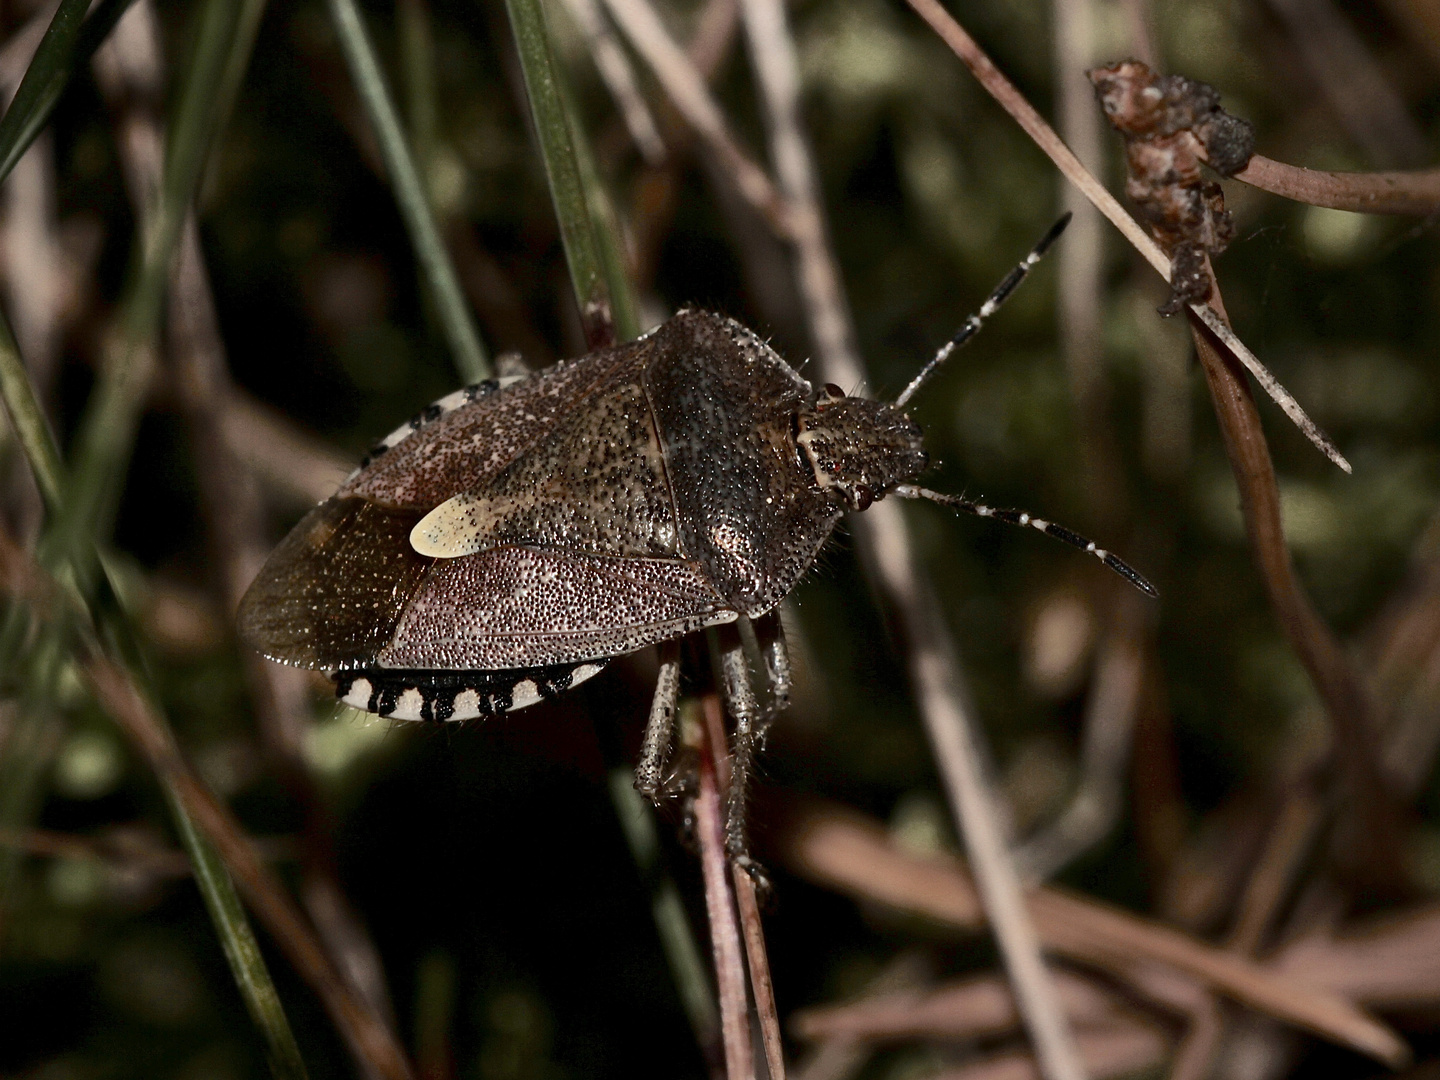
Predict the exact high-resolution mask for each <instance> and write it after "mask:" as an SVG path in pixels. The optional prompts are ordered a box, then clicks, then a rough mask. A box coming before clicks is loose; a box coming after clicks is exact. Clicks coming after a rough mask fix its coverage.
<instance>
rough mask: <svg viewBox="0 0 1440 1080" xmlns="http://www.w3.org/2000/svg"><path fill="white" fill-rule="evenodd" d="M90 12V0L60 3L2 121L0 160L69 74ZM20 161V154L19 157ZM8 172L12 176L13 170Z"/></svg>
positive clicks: (61, 1) (15, 143)
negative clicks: (60, 79)
mask: <svg viewBox="0 0 1440 1080" xmlns="http://www.w3.org/2000/svg"><path fill="white" fill-rule="evenodd" d="M89 9H90V0H60V6H59V7H57V8H56V9H55V16H54V18H52V19H51V20H50V27H49V29H47V30H46V31H45V36H44V37H43V38H41V39H40V45H39V47H38V48H36V50H35V57H34V59H32V60H31V61H30V66H29V67H28V68H26V70H25V75H24V77H23V78H21V80H20V85H19V87H17V88H16V90H15V97H14V99H13V100H12V101H11V102H10V107H9V108H8V109H6V110H5V118H4V119H3V120H0V161H4V160H5V156H6V155H5V153H4V151H5V150H7V149H10V148H13V147H15V146H17V145H19V143H20V139H21V136H22V133H23V131H24V127H25V125H26V121H27V120H28V119H29V118H30V117H31V116H32V115H34V114H35V111H36V109H35V106H36V105H37V104H38V103H39V101H40V100H41V98H42V97H43V96H44V94H45V91H46V90H47V89H48V87H49V86H50V84H51V81H52V80H53V79H54V77H55V76H56V75H57V74H59V73H62V72H64V73H65V74H67V75H68V73H69V71H70V65H71V62H72V60H73V58H74V55H75V43H76V40H77V39H78V38H79V36H80V27H81V25H82V24H83V23H84V21H85V12H86V11H88V10H89ZM27 145H28V143H27ZM23 152H24V151H23V150H22V151H20V153H23ZM18 159H19V154H16V160H18ZM12 164H13V162H12ZM4 171H5V173H8V172H9V171H10V170H9V169H5V170H4Z"/></svg>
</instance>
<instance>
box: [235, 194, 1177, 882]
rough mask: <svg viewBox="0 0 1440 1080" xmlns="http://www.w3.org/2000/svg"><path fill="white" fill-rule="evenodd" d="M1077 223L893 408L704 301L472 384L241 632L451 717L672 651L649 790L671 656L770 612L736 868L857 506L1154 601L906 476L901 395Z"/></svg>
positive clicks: (482, 712) (751, 700)
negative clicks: (811, 600)
mask: <svg viewBox="0 0 1440 1080" xmlns="http://www.w3.org/2000/svg"><path fill="white" fill-rule="evenodd" d="M1063 226H1064V222H1063V221H1062V222H1061V223H1059V224H1058V225H1057V226H1056V228H1054V229H1052V230H1051V233H1050V234H1049V235H1047V236H1046V238H1045V239H1044V240H1042V241H1041V243H1040V244H1039V245H1037V247H1036V249H1035V250H1034V251H1033V252H1031V254H1030V255H1029V256H1028V257H1027V258H1026V260H1025V261H1024V262H1022V263H1021V264H1020V265H1019V266H1017V267H1016V268H1015V270H1013V271H1012V272H1011V274H1010V275H1009V276H1008V277H1007V278H1006V279H1005V281H1004V282H1002V283H1001V285H1000V286H999V287H998V288H997V289H996V291H995V293H994V294H992V296H991V297H990V299H989V300H987V301H986V303H985V305H984V306H983V307H982V308H981V309H980V311H979V312H978V313H977V314H976V315H974V316H972V317H971V319H970V320H969V321H968V322H967V323H966V325H965V327H964V328H963V329H962V330H961V331H960V333H959V334H957V335H956V337H955V338H954V339H952V340H951V341H950V342H949V343H947V345H946V346H945V348H943V349H941V351H940V353H939V354H938V355H937V356H936V357H935V359H934V360H932V361H931V363H930V364H928V365H927V366H926V367H925V369H924V370H923V371H922V372H921V373H920V375H918V376H917V377H916V378H915V380H914V381H912V383H911V384H910V386H908V387H907V388H906V390H905V392H904V393H902V394H901V395H900V397H899V398H898V399H897V400H896V401H895V402H893V403H886V402H878V401H870V400H867V399H864V398H860V397H854V396H850V395H847V394H845V393H843V392H842V391H841V390H840V389H839V388H838V387H835V386H832V385H827V386H823V387H820V388H818V389H817V388H815V387H812V386H811V384H810V383H809V382H807V381H806V380H805V379H803V378H801V376H800V375H799V374H797V373H796V372H795V370H794V369H792V368H791V367H790V366H789V365H788V364H786V363H785V361H784V360H782V359H781V358H780V357H779V356H778V355H777V354H776V353H775V352H774V351H773V350H772V349H771V348H770V347H769V346H768V345H766V344H765V342H764V341H762V340H761V339H760V338H759V337H757V336H756V335H755V334H753V333H751V332H750V331H749V330H747V329H745V328H744V327H743V326H741V325H740V324H739V323H737V322H735V321H733V320H731V319H727V318H723V317H721V316H719V315H714V314H711V313H709V312H705V311H700V310H694V309H689V310H684V311H681V312H680V313H679V314H677V315H675V316H674V317H673V318H671V319H670V320H669V321H667V322H665V323H664V324H663V325H661V326H660V327H658V328H657V329H655V330H653V331H652V332H650V333H649V334H647V335H645V336H644V337H642V338H640V339H638V340H636V341H633V342H630V343H627V344H624V345H619V346H615V347H613V348H609V349H604V350H601V351H598V352H595V353H591V354H590V355H588V356H583V357H580V358H579V359H575V360H567V361H562V362H560V363H557V364H555V365H553V366H552V367H550V368H548V369H546V370H544V371H542V372H539V373H538V374H535V375H532V376H530V377H528V378H524V379H512V380H502V381H499V382H496V381H489V382H482V383H478V384H476V385H474V386H469V387H466V388H465V389H463V390H459V391H456V392H455V393H453V394H450V395H449V396H448V397H445V398H442V399H441V400H439V401H437V402H435V403H434V404H433V405H431V406H430V407H429V408H427V409H425V410H424V411H423V412H421V413H419V414H417V415H416V416H415V417H414V418H413V419H411V420H410V422H409V423H408V424H406V425H404V426H402V427H401V428H399V429H397V430H396V431H394V432H392V433H391V434H390V435H389V436H387V437H386V438H385V439H384V440H382V441H381V442H380V443H379V444H377V445H376V446H375V447H374V448H373V449H372V450H371V451H370V454H369V455H368V456H367V457H366V459H365V460H364V462H362V464H361V466H360V467H359V468H358V469H357V470H356V471H355V472H354V473H352V474H351V475H350V477H349V478H348V479H346V480H345V482H344V483H343V484H342V485H341V486H340V489H339V490H338V491H337V492H336V493H335V495H334V496H333V497H331V498H330V499H328V500H326V501H325V502H323V503H321V504H320V505H319V506H317V507H316V508H315V509H313V510H311V511H310V513H309V514H308V515H306V517H305V518H304V519H303V520H302V521H301V522H300V523H299V524H298V525H297V526H296V527H295V529H294V530H293V531H292V532H291V533H290V535H289V536H288V537H286V539H285V540H284V541H283V542H282V543H281V544H280V546H279V547H277V548H276V549H275V551H274V553H273V554H272V555H271V556H270V558H269V560H268V561H267V562H266V563H265V566H264V568H263V569H262V570H261V571H260V574H259V576H258V577H257V578H256V580H255V582H254V583H253V584H252V585H251V587H250V590H249V592H248V593H247V594H246V595H245V598H244V600H243V601H242V602H241V606H240V612H239V623H240V630H241V634H242V636H243V637H244V639H245V640H246V641H247V642H248V643H249V644H250V645H252V646H253V647H254V648H256V649H257V650H258V651H260V652H261V653H263V654H264V655H266V656H268V657H269V658H270V659H272V660H277V661H279V662H281V663H286V664H294V665H298V666H301V667H308V668H318V669H320V670H322V671H325V672H327V673H329V674H330V676H331V678H333V679H334V681H335V685H336V693H337V695H338V696H339V697H340V699H341V700H342V701H344V702H345V703H346V704H349V705H353V706H354V707H356V708H358V709H362V710H366V711H369V712H373V713H379V714H380V715H382V716H388V717H394V718H396V719H403V720H435V721H458V720H465V719H469V718H472V717H479V716H491V715H497V714H501V713H505V712H508V711H511V710H514V709H519V708H523V707H525V706H526V705H530V704H532V703H534V702H537V701H540V700H542V699H544V698H548V697H552V696H554V695H556V694H559V693H560V692H562V691H563V690H565V689H566V688H568V687H570V686H573V685H575V684H577V683H579V682H582V681H584V680H585V679H588V678H590V677H591V676H593V675H594V674H596V673H597V672H598V671H600V669H601V668H603V667H604V666H605V664H606V663H607V662H608V661H609V660H610V659H611V658H613V657H615V656H618V655H621V654H624V653H629V652H633V651H635V650H638V649H642V648H645V647H646V646H649V645H661V646H662V657H661V669H660V677H659V680H658V684H657V687H656V693H655V697H654V703H653V705H652V707H651V716H650V721H649V724H648V726H647V729H646V735H645V740H644V743H643V749H642V757H641V761H640V763H639V765H638V766H637V769H636V785H637V787H639V788H640V789H641V790H642V791H644V792H646V793H647V794H649V795H651V796H652V797H654V796H656V795H657V794H658V793H659V790H660V788H661V784H662V775H663V770H664V765H665V761H666V758H667V755H668V752H669V745H670V741H671V726H672V721H673V716H674V707H675V699H676V694H677V690H678V686H679V664H678V651H677V650H676V648H675V647H674V643H675V642H677V641H678V639H679V638H681V637H682V636H683V635H685V634H688V633H690V632H692V631H695V630H699V629H701V628H703V627H708V626H718V625H721V624H725V623H733V622H736V621H737V620H745V619H754V620H758V622H757V623H756V627H757V640H758V642H759V644H760V647H761V652H762V655H763V658H764V660H765V667H766V669H767V674H768V676H769V678H770V680H771V683H772V690H773V693H772V694H771V695H770V699H771V707H770V708H769V709H767V710H761V709H760V708H759V706H758V705H757V702H756V698H755V695H754V693H753V690H752V688H751V687H750V683H749V677H748V673H747V669H746V662H745V654H744V651H743V648H742V647H741V644H740V641H739V639H738V637H737V636H734V635H731V640H732V643H731V644H730V645H729V646H728V647H727V648H726V649H725V650H724V652H723V655H722V658H721V665H720V668H721V672H722V683H723V685H722V690H723V692H724V696H725V698H726V701H727V704H728V706H729V708H730V711H731V714H732V716H733V719H734V723H735V729H736V730H735V747H734V750H735V770H734V777H735V779H734V783H733V784H732V789H731V798H730V806H729V809H728V813H729V825H728V832H727V843H728V845H729V847H730V850H731V854H732V855H733V856H734V857H736V858H737V859H740V858H743V857H744V843H745V842H744V830H743V806H744V789H745V784H746V778H747V775H748V771H749V763H750V760H751V756H752V753H753V749H754V745H755V743H756V741H757V739H758V738H759V737H760V735H761V734H762V733H763V729H764V725H765V724H766V723H767V722H768V720H769V718H770V716H771V715H772V714H773V713H774V712H775V711H777V710H778V708H780V707H783V704H784V701H785V699H786V695H787V692H788V684H789V674H788V671H789V665H788V662H787V660H786V653H785V648H784V641H783V637H782V636H781V634H780V627H779V620H778V619H777V618H776V617H775V609H776V608H777V606H778V605H779V604H780V602H781V601H782V600H783V599H784V598H785V596H786V595H787V594H788V593H789V592H790V591H791V589H793V588H794V587H795V584H796V583H797V582H798V581H799V580H800V578H801V576H802V575H803V574H804V573H805V572H806V571H807V570H808V569H809V567H810V565H811V563H812V562H813V561H814V559H815V556H816V554H817V553H818V552H819V550H820V548H821V546H822V545H823V544H824V543H825V541H826V540H827V539H828V538H829V536H830V533H831V531H832V530H833V529H834V527H835V524H836V522H837V521H838V520H839V519H840V517H841V515H842V514H843V513H844V512H845V511H846V510H851V511H862V510H864V509H865V508H866V507H868V506H869V505H870V504H871V503H872V502H874V501H875V500H877V499H882V498H884V497H885V496H886V495H892V494H893V495H898V496H901V497H904V498H921V499H929V500H932V501H935V502H939V503H943V504H945V505H947V506H951V507H954V508H956V509H960V510H964V511H968V512H971V513H975V514H978V515H980V516H982V517H995V518H998V519H1000V520H1003V521H1008V522H1011V523H1014V524H1017V525H1026V526H1031V527H1034V528H1037V529H1039V530H1041V531H1043V532H1047V533H1049V534H1050V535H1052V536H1055V537H1057V538H1058V539H1060V540H1063V541H1066V542H1067V543H1070V544H1073V545H1075V546H1077V547H1079V548H1081V549H1083V550H1085V551H1088V552H1089V553H1091V554H1093V555H1095V556H1096V557H1097V558H1100V559H1101V560H1102V561H1103V562H1105V563H1106V565H1108V566H1109V567H1111V568H1112V569H1113V570H1116V571H1117V572H1119V573H1120V574H1122V575H1123V576H1125V577H1126V578H1127V579H1128V580H1130V581H1131V582H1132V583H1134V584H1135V585H1137V586H1138V587H1140V588H1141V589H1143V590H1145V591H1146V592H1149V593H1152V594H1153V592H1154V590H1153V589H1151V588H1150V586H1149V584H1148V583H1146V582H1145V580H1144V579H1143V578H1141V577H1140V575H1139V574H1137V573H1136V572H1135V571H1134V570H1132V569H1131V568H1130V567H1129V566H1127V565H1126V564H1125V563H1123V562H1121V561H1120V560H1119V559H1118V558H1116V557H1115V556H1114V555H1112V554H1110V553H1109V552H1106V551H1104V550H1102V549H1100V548H1097V547H1096V545H1095V544H1093V543H1091V542H1089V541H1087V540H1085V539H1084V538H1083V537H1080V536H1078V535H1076V534H1075V533H1072V532H1070V531H1069V530H1067V529H1063V528H1061V527H1059V526H1057V525H1054V524H1052V523H1049V522H1046V521H1043V520H1041V519H1039V518H1036V517H1033V516H1031V515H1029V514H1026V513H1022V512H1019V511H1013V510H996V509H992V508H990V507H987V506H984V505H982V504H979V503H975V502H971V501H969V500H966V499H962V498H959V497H956V496H949V495H940V494H937V493H935V492H931V491H928V490H927V489H925V488H921V487H917V486H915V485H914V484H913V481H914V480H915V479H916V478H917V477H918V476H919V475H920V474H921V473H922V472H923V471H924V469H925V466H926V457H925V451H924V448H923V445H922V441H921V432H920V428H919V427H918V426H917V425H916V424H915V423H914V422H913V421H912V420H911V419H910V418H909V416H907V415H906V414H905V412H904V411H903V407H904V405H905V403H906V402H907V401H908V400H909V399H910V398H911V397H912V396H913V395H914V393H915V391H916V390H917V389H918V388H919V387H920V386H921V384H922V383H923V382H924V381H925V380H926V378H927V377H928V376H929V375H930V374H931V373H932V372H933V371H934V370H935V369H936V367H937V366H938V365H939V364H940V363H943V362H944V360H945V358H946V357H947V356H948V355H949V354H950V353H951V352H953V350H954V349H955V348H956V347H957V346H958V345H960V344H963V343H964V341H966V340H967V339H968V338H969V337H971V336H973V334H974V333H975V332H976V331H977V330H978V329H979V327H980V325H981V323H982V321H983V320H984V319H985V318H986V317H987V316H989V315H990V314H991V313H992V312H993V311H994V310H995V309H996V308H997V307H998V306H999V304H1000V303H1001V301H1003V300H1004V298H1005V297H1006V296H1007V295H1008V294H1009V293H1010V292H1011V291H1012V290H1013V289H1014V288H1015V287H1016V285H1018V284H1019V282H1020V280H1021V279H1022V278H1023V277H1024V275H1025V273H1026V272H1027V271H1028V270H1029V268H1030V267H1031V266H1032V265H1034V263H1035V262H1036V261H1037V260H1038V259H1039V258H1040V255H1041V253H1043V251H1044V250H1045V248H1046V247H1047V246H1048V245H1049V244H1050V243H1051V242H1052V241H1053V240H1054V238H1055V236H1056V235H1058V233H1059V231H1060V229H1061V228H1063Z"/></svg>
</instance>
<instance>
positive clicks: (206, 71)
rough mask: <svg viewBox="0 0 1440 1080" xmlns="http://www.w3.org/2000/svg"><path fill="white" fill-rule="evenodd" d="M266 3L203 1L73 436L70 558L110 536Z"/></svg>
mask: <svg viewBox="0 0 1440 1080" xmlns="http://www.w3.org/2000/svg"><path fill="white" fill-rule="evenodd" d="M263 10H264V0H243V2H237V0H207V2H206V3H205V5H204V6H203V7H202V8H201V10H200V13H199V26H198V28H197V33H196V40H195V46H194V52H193V55H192V57H191V62H190V65H189V68H188V70H187V72H186V76H185V81H184V84H183V86H182V89H181V92H180V94H179V96H178V99H177V104H176V108H175V111H174V116H173V118H172V119H171V121H170V124H169V125H168V127H169V135H168V141H167V144H166V153H165V168H164V174H163V177H162V179H161V182H160V189H159V195H158V198H157V200H156V205H155V207H154V209H153V211H152V212H151V213H150V214H149V215H148V217H147V220H146V221H145V222H144V223H143V224H142V239H141V245H140V259H139V265H138V267H137V268H136V269H135V270H134V272H133V273H132V276H131V279H130V283H129V286H128V288H127V291H126V295H125V299H124V300H123V302H122V303H123V311H122V315H121V327H120V333H119V334H118V335H116V336H115V337H114V338H113V339H112V340H111V341H110V342H109V343H108V344H107V347H106V349H105V355H104V358H103V365H102V370H101V374H100V380H99V384H98V385H97V387H96V389H95V391H94V393H93V394H92V396H91V400H90V402H89V403H88V404H87V406H86V412H85V415H84V417H83V419H82V421H81V424H80V430H79V433H78V434H77V436H76V441H75V452H74V455H73V463H72V466H71V469H70V485H69V490H68V491H67V492H66V498H65V513H64V515H63V524H62V527H61V529H60V542H61V543H63V544H64V546H65V548H66V549H67V551H68V552H69V553H71V554H75V553H78V552H81V551H82V550H83V545H84V541H85V539H86V538H89V537H93V536H96V535H104V534H105V533H106V532H108V526H109V521H110V519H111V517H112V516H113V513H114V507H115V504H116V502H117V500H118V498H119V490H120V487H121V481H122V480H123V477H124V474H125V470H126V468H127V466H128V465H129V461H130V450H131V444H132V443H133V441H134V437H135V428H136V425H137V424H138V422H139V418H140V412H141V409H142V407H143V405H144V401H145V395H146V393H147V391H148V389H149V384H150V379H151V375H152V373H153V371H154V368H155V355H154V351H155V344H154V343H155V338H156V334H157V331H158V329H159V325H160V313H161V308H162V305H163V301H164V298H165V282H166V278H167V276H168V274H169V272H170V261H171V259H172V258H173V256H174V253H175V246H176V244H177V243H178V242H179V239H180V231H181V228H182V227H183V225H184V222H185V215H186V213H187V212H188V211H189V209H190V206H191V203H192V201H193V199H194V194H195V190H196V188H197V186H198V185H199V182H200V175H201V172H202V170H203V168H204V165H205V160H206V157H207V156H208V153H209V150H210V146H211V144H212V142H213V140H214V137H215V135H216V133H217V132H218V131H219V129H220V127H221V125H222V124H223V122H224V119H225V115H226V113H227V111H228V110H229V108H230V107H231V105H232V103H233V102H234V99H235V95H236V93H237V92H238V88H239V84H240V80H241V78H242V77H243V75H244V71H245V67H246V64H247V62H248V59H249V56H250V51H251V48H252V46H253V45H254V41H255V32H256V30H257V28H258V26H259V18H260V13H261V12H262V11H263Z"/></svg>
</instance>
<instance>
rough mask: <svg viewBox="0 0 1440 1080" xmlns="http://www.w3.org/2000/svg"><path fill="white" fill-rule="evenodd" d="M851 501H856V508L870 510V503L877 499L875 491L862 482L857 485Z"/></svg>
mask: <svg viewBox="0 0 1440 1080" xmlns="http://www.w3.org/2000/svg"><path fill="white" fill-rule="evenodd" d="M851 501H852V502H853V503H854V505H855V509H856V510H869V509H870V504H871V503H873V502H874V501H875V493H874V492H873V491H871V490H870V489H869V488H868V487H866V486H865V485H863V484H861V485H859V486H858V487H856V489H855V494H854V495H852V496H851Z"/></svg>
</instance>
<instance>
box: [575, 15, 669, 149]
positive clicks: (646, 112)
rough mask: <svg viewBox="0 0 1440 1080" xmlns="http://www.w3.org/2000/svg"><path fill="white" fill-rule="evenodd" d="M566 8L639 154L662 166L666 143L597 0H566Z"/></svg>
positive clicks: (626, 57)
mask: <svg viewBox="0 0 1440 1080" xmlns="http://www.w3.org/2000/svg"><path fill="white" fill-rule="evenodd" d="M565 7H566V9H567V10H568V11H569V12H570V16H571V18H573V19H574V20H575V24H576V26H578V27H579V28H580V32H581V34H582V35H584V38H585V44H586V46H587V47H588V48H589V49H590V59H591V60H593V61H594V63H595V69H596V70H597V71H598V72H599V73H600V78H601V81H603V82H604V83H605V86H606V88H607V89H608V90H609V91H610V96H611V97H612V98H614V99H615V105H616V107H617V108H618V109H619V110H620V117H621V119H622V120H624V122H625V127H626V128H627V129H629V132H630V138H631V140H632V141H633V142H634V143H635V147H636V149H638V150H639V151H640V156H641V157H643V158H644V159H645V161H646V162H647V163H648V164H650V165H659V164H661V163H662V162H663V161H664V160H665V143H664V140H662V139H661V137H660V132H659V131H658V130H657V129H656V127H655V118H654V117H652V116H651V115H650V107H649V106H648V105H647V104H646V103H645V98H644V97H643V96H642V95H641V93H640V88H639V86H638V84H637V82H636V79H635V72H634V69H632V68H631V66H630V58H629V57H628V56H627V55H626V54H625V50H624V49H622V48H620V43H619V42H618V41H616V40H615V35H614V34H613V33H612V32H611V30H610V26H609V24H608V23H606V21H605V16H604V15H603V14H602V13H601V11H600V5H599V3H598V2H597V0H565Z"/></svg>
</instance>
